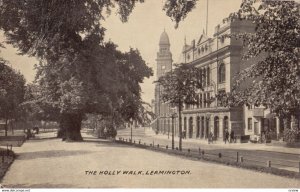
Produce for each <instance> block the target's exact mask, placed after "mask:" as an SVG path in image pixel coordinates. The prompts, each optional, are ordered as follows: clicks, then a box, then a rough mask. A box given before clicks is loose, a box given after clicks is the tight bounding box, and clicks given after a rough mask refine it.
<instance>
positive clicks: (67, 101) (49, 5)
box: [0, 0, 151, 140]
mask: <svg viewBox="0 0 300 192" xmlns="http://www.w3.org/2000/svg"><path fill="white" fill-rule="evenodd" d="M136 2H143V0H131V1H125V0H121V1H120V0H118V1H117V0H116V1H114V0H106V1H102V0H82V1H74V0H68V1H59V0H26V1H25V0H12V1H7V0H0V29H1V30H3V31H4V35H5V37H6V38H7V42H6V43H10V44H12V45H14V46H15V47H17V48H18V50H19V52H20V53H21V54H27V55H29V56H35V57H36V58H38V59H39V60H40V63H39V64H38V65H37V71H38V73H37V77H36V82H37V83H38V85H39V86H40V87H39V91H40V94H39V95H38V96H39V98H38V101H39V102H40V103H44V106H47V108H48V109H51V108H52V109H54V110H55V111H56V109H59V110H58V112H59V121H60V126H61V129H62V130H63V135H64V136H65V137H66V138H67V139H68V140H81V139H82V137H81V135H80V127H81V120H82V118H83V116H84V114H85V113H101V114H104V115H107V114H111V112H112V111H113V110H114V109H116V108H117V106H118V105H119V104H120V103H122V102H121V101H120V100H118V96H119V95H120V92H122V89H124V88H123V87H122V89H121V85H122V81H121V78H120V77H119V75H120V73H122V72H121V71H120V70H116V69H119V68H121V67H120V66H121V63H122V60H124V57H125V56H124V55H122V54H121V53H119V52H118V51H117V50H116V46H115V45H114V44H113V43H103V35H104V31H105V29H104V28H103V27H102V26H101V21H102V20H103V19H104V16H105V15H106V14H107V13H109V12H110V11H111V10H110V9H111V8H113V7H115V6H117V7H118V9H117V12H118V13H119V15H120V18H121V20H122V21H127V18H128V15H129V14H130V13H131V11H132V9H133V8H134V6H135V4H136ZM130 54H133V53H130ZM134 56H135V57H139V59H140V60H139V61H138V62H139V63H137V65H141V66H139V67H140V68H144V69H142V71H141V70H139V69H140V68H137V71H136V73H138V75H136V77H135V78H137V79H136V81H137V82H138V83H140V82H142V79H143V78H144V77H147V76H150V75H151V70H150V69H148V67H147V66H146V65H145V62H141V61H143V60H142V59H141V57H140V55H139V53H135V54H134ZM134 56H133V57H134ZM125 60H126V59H125ZM126 62H127V63H128V59H127V60H126ZM134 62H136V61H134ZM130 63H131V64H132V63H133V62H130ZM132 67H134V70H136V66H130V67H129V69H130V70H129V71H131V72H132V71H134V70H132ZM131 83H134V85H133V86H134V87H136V86H137V84H136V83H135V82H133V81H131ZM123 85H124V84H123ZM138 87H139V85H138ZM130 91H131V92H132V91H133V90H132V89H131V90H130ZM136 91H138V92H139V91H140V89H137V90H136ZM121 95H122V94H121ZM133 95H136V97H137V99H136V101H140V98H139V97H140V95H137V94H135V92H134V94H133ZM126 96H128V94H127V95H126ZM124 100H125V99H124Z"/></svg>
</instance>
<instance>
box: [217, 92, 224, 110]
mask: <svg viewBox="0 0 300 192" xmlns="http://www.w3.org/2000/svg"><path fill="white" fill-rule="evenodd" d="M218 94H219V95H220V97H224V96H225V94H226V93H225V90H220V91H218ZM221 100H222V98H220V99H218V100H217V106H218V107H222V106H223V105H222V101H221Z"/></svg>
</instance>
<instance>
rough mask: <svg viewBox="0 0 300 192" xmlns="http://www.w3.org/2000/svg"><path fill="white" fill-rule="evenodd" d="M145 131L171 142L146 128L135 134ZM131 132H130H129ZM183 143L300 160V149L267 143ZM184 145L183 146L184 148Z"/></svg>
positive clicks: (186, 140) (189, 141)
mask: <svg viewBox="0 0 300 192" xmlns="http://www.w3.org/2000/svg"><path fill="white" fill-rule="evenodd" d="M141 130H142V131H144V133H145V136H146V137H152V138H154V139H159V140H165V141H171V139H172V138H171V133H170V134H169V136H168V134H155V132H154V131H153V130H152V129H151V128H145V129H140V130H134V133H139V132H141ZM128 131H130V130H128ZM128 131H125V132H128ZM129 135H130V134H129ZM174 140H175V142H178V140H179V138H178V137H177V136H175V137H174ZM182 142H183V143H184V144H185V143H189V144H194V145H195V146H199V145H200V146H202V147H203V148H209V149H212V148H216V149H220V148H223V149H242V150H255V151H258V150H261V151H270V152H279V153H289V154H295V155H299V159H300V148H291V147H286V146H275V145H272V144H265V143H227V144H225V143H224V142H223V141H216V142H214V143H212V144H208V141H207V140H204V139H195V138H188V139H183V140H182ZM184 144H183V146H184Z"/></svg>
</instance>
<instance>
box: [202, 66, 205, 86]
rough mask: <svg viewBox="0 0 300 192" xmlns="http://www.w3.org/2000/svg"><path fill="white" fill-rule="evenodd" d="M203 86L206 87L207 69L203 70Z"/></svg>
mask: <svg viewBox="0 0 300 192" xmlns="http://www.w3.org/2000/svg"><path fill="white" fill-rule="evenodd" d="M202 75H203V76H202V80H203V81H202V85H203V86H206V69H205V68H204V69H203V70H202Z"/></svg>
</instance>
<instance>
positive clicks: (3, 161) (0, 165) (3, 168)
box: [0, 148, 15, 182]
mask: <svg viewBox="0 0 300 192" xmlns="http://www.w3.org/2000/svg"><path fill="white" fill-rule="evenodd" d="M14 159H15V153H14V152H13V151H11V150H7V149H4V148H0V182H1V181H2V179H3V177H4V175H5V173H6V172H7V170H8V169H9V167H10V165H11V164H12V163H13V161H14Z"/></svg>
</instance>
